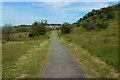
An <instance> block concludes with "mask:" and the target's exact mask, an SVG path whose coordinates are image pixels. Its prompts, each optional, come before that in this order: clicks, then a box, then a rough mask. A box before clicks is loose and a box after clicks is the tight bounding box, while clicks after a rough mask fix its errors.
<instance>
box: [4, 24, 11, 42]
mask: <svg viewBox="0 0 120 80" xmlns="http://www.w3.org/2000/svg"><path fill="white" fill-rule="evenodd" d="M12 36H13V26H12V24H5V25H4V26H3V27H2V39H4V40H7V41H10V40H12Z"/></svg>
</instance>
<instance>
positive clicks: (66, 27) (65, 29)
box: [61, 22, 72, 34]
mask: <svg viewBox="0 0 120 80" xmlns="http://www.w3.org/2000/svg"><path fill="white" fill-rule="evenodd" d="M71 31H72V29H71V24H69V23H67V22H65V23H63V24H62V25H61V32H62V33H64V34H66V33H70V32H71Z"/></svg>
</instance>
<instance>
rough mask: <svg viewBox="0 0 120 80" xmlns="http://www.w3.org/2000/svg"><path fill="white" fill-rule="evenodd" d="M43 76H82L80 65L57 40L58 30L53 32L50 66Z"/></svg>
mask: <svg viewBox="0 0 120 80" xmlns="http://www.w3.org/2000/svg"><path fill="white" fill-rule="evenodd" d="M42 78H81V74H80V70H79V67H78V66H77V65H76V63H75V62H74V61H73V60H72V59H71V57H70V55H69V54H68V52H67V51H66V50H65V49H64V47H63V46H62V45H61V44H60V43H59V41H58V40H57V37H56V32H53V34H52V42H51V52H50V57H49V60H48V66H47V67H46V69H45V71H44V73H43V76H42Z"/></svg>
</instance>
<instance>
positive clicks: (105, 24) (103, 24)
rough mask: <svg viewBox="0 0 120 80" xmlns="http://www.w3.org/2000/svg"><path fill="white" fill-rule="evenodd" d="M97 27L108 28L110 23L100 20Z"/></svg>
mask: <svg viewBox="0 0 120 80" xmlns="http://www.w3.org/2000/svg"><path fill="white" fill-rule="evenodd" d="M97 27H98V28H99V29H107V27H108V24H107V23H105V22H102V21H99V22H97Z"/></svg>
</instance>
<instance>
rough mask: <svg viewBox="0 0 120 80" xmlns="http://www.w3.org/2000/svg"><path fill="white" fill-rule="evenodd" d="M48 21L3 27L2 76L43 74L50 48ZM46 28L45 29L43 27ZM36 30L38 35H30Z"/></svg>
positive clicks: (36, 75)
mask: <svg viewBox="0 0 120 80" xmlns="http://www.w3.org/2000/svg"><path fill="white" fill-rule="evenodd" d="M45 25H46V23H43V22H37V25H36V26H34V24H33V25H32V26H31V25H18V26H12V25H11V24H5V25H4V26H3V27H2V33H3V34H2V37H3V38H2V62H3V63H2V67H3V69H2V77H3V78H17V77H18V78H24V77H27V78H36V77H38V76H40V75H41V73H42V70H43V68H44V65H45V60H46V58H47V55H48V54H47V53H48V51H49V50H48V49H49V43H50V42H49V41H50V40H49V39H50V30H51V29H48V28H46V27H45ZM43 28H44V29H43ZM34 30H36V32H35V33H37V36H34V37H29V32H31V31H34Z"/></svg>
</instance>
